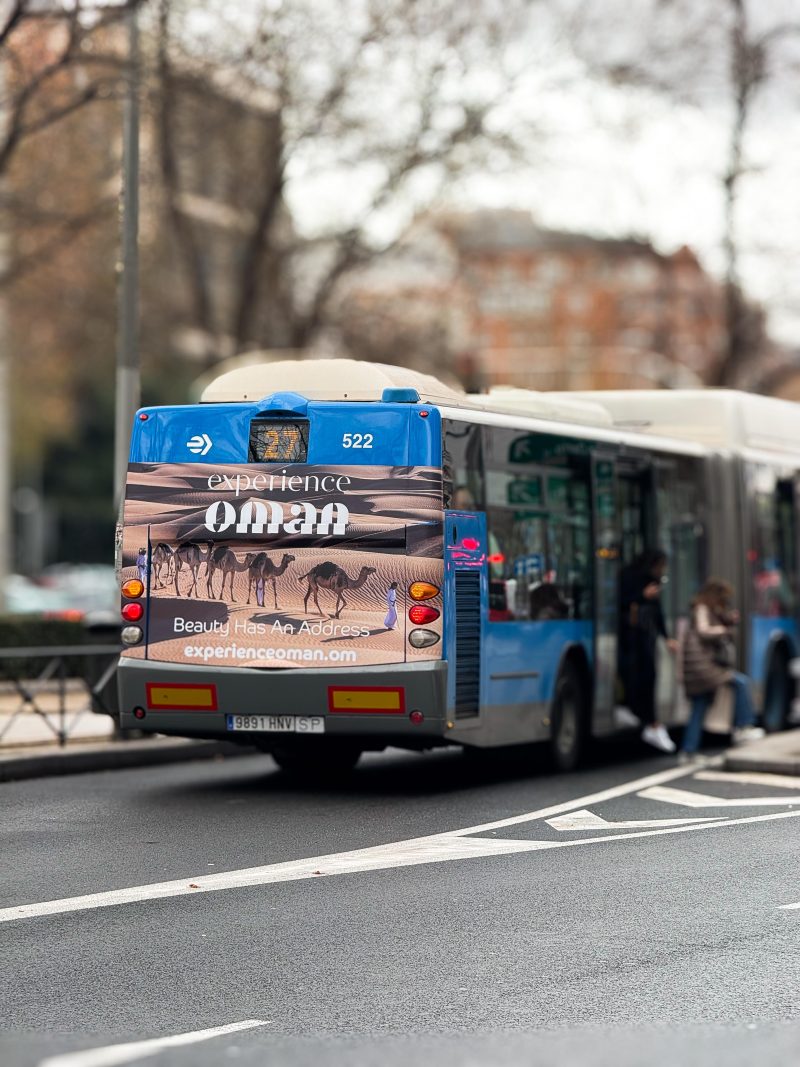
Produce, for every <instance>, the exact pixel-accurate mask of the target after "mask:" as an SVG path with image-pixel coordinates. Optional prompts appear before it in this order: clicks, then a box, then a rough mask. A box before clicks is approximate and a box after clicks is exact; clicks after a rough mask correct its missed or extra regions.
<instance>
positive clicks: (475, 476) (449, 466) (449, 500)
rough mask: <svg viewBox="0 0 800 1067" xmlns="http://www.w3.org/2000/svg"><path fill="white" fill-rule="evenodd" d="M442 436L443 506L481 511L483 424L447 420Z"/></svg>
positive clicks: (459, 509) (458, 509)
mask: <svg viewBox="0 0 800 1067" xmlns="http://www.w3.org/2000/svg"><path fill="white" fill-rule="evenodd" d="M443 435H444V436H443V441H442V469H443V478H444V506H445V507H446V508H452V509H454V510H456V511H482V510H483V507H484V502H483V455H482V451H483V450H482V447H481V443H482V442H481V428H480V426H470V425H469V424H468V423H465V422H454V421H453V420H451V419H446V420H445V422H444V430H443Z"/></svg>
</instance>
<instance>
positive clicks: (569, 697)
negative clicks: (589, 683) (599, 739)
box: [550, 663, 586, 771]
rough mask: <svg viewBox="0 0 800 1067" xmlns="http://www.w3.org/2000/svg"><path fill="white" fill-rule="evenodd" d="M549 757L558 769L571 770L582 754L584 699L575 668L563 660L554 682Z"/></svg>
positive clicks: (584, 723)
mask: <svg viewBox="0 0 800 1067" xmlns="http://www.w3.org/2000/svg"><path fill="white" fill-rule="evenodd" d="M550 723H551V727H550V729H551V732H550V758H551V760H552V762H553V765H554V767H555V768H556V769H557V770H559V771H573V770H575V768H576V767H577V766H578V764H579V763H580V760H581V756H582V755H583V748H584V741H585V730H586V701H585V697H584V690H583V685H582V684H581V678H580V675H579V674H578V671H577V670H576V668H575V667H574V666H573V665H572V664H571V663H567V664H565V666H564V667H563V669H562V671H561V673H560V674H559V676H558V681H557V682H556V691H555V695H554V697H553V705H552V710H551V712H550Z"/></svg>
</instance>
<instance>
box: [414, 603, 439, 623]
mask: <svg viewBox="0 0 800 1067" xmlns="http://www.w3.org/2000/svg"><path fill="white" fill-rule="evenodd" d="M408 617H409V619H411V621H412V622H413V623H414V625H415V626H426V625H427V624H428V623H429V622H436V620H437V619H438V618H439V612H438V611H437V610H436V608H432V607H429V605H428V604H415V605H414V606H413V608H409V609H408Z"/></svg>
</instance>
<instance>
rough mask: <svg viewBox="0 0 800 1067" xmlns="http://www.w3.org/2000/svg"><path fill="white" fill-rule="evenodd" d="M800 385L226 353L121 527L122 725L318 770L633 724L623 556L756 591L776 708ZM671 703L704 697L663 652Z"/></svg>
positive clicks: (786, 701)
mask: <svg viewBox="0 0 800 1067" xmlns="http://www.w3.org/2000/svg"><path fill="white" fill-rule="evenodd" d="M799 415H800V408H798V407H797V406H796V405H793V404H789V403H785V402H782V401H773V400H765V399H763V398H757V397H748V396H744V395H742V394H735V393H726V392H720V393H702V394H698V393H692V394H686V393H677V392H664V393H646V394H641V393H640V394H602V393H597V394H584V395H583V396H581V397H576V396H574V395H556V394H537V393H531V392H528V391H524V390H495V391H493V392H492V393H490V394H488V395H480V396H467V395H465V394H463V393H459V392H458V391H457V390H454V389H450V388H448V387H447V386H445V385H443V384H441V383H440V382H437V381H436V380H435V379H433V378H430V377H428V376H426V375H422V374H418V373H415V372H412V371H409V370H404V369H401V368H394V367H386V366H381V365H377V364H364V363H356V362H352V361H347V360H324V361H306V362H291V363H289V362H287V363H272V364H260V365H254V366H247V367H240V368H238V369H236V370H233V371H229V372H228V373H226V374H223V375H221V376H220V377H219V378H217V379H216V380H215V381H214V382H212V383H211V384H210V385H209V386H208V387H207V388H206V390H205V392H204V394H203V396H202V398H201V402H200V403H199V404H196V405H185V406H179V407H162V408H148V409H144V410H142V411H140V412H139V413H138V415H137V417H136V420H135V423H134V428H133V434H132V440H131V454H130V466H129V472H128V479H127V488H126V498H125V502H124V512H123V519H122V523H121V528H120V533H119V537H118V573H119V576H120V583H121V590H122V608H121V611H122V618H123V620H124V628H123V642H124V646H125V648H124V651H123V653H122V656H121V658H120V665H119V672H118V680H119V693H120V709H121V711H120V714H121V725H122V727H124V728H136V729H139V730H143V731H152V732H158V733H162V734H173V735H179V736H185V737H206V738H220V737H225V738H228V739H230V740H232V741H237V742H241V743H243V744H250V745H252V744H255V745H257V746H258V747H260V748H262V749H263V750H265V751H267V752H269V753H271V754H272V755H273V756H274V758H275V759H276V760H277V762H278V763H279V765H281V766H282V767H284V768H286V769H291V770H295V771H314V770H315V769H325V770H335V769H337V768H338V769H342V768H347V767H349V766H352V765H354V764H355V762H356V760H357V759H358V757H359V755H360V754H361V753H362V752H363V751H366V750H380V749H383V748H385V747H387V746H389V745H392V746H399V747H404V748H409V749H415V750H423V749H428V748H433V747H437V746H440V745H449V744H460V745H463V746H471V747H474V748H492V747H498V746H504V745H513V744H523V743H530V742H544V743H546V744H548V745H549V746H550V748H551V751H552V756H553V759H554V762H555V764H556V765H557V766H558V767H560V768H562V769H569V768H572V767H574V766H575V765H576V763H577V762H578V760H579V758H580V756H581V754H582V751H583V749H584V747H585V745H586V743H587V742H588V741H590V740H591V738H593V737H600V736H604V735H609V734H612V733H614V732H615V731H616V730H617V729H618V725H617V721H616V719H615V705H616V703H617V698H618V690H617V655H618V648H617V645H618V636H617V635H618V621H619V620H618V613H619V608H618V603H619V579H620V571H621V568H622V567H623V566H624V565H625V564H627V563H628V562H630V561H632V560H633V559H634V558H635V557H636V556H637V555H638V554H640V553H641V552H642V551H643V550H644V549H646V548H648V547H656V546H660V547H663V548H664V549H665V550H666V551H667V553H668V555H669V559H670V582H669V584H668V586H667V587H666V594H665V596H664V597H663V598H662V599H663V600H664V601H665V609H666V614H667V617H668V623H669V626H670V628H671V632H673V633H675V634H680V631H681V628H682V627H685V625H686V619H687V615H688V606H689V603H690V600H691V597H692V596H693V594H694V593H695V592H696V591H697V590H698V588H699V587H700V585H701V584H702V582H703V580H704V579H705V577H707V576H708V575H709V574H717V575H720V576H722V577H727V578H729V579H730V580H732V581H733V582H734V584H735V585H736V587H737V591H738V593H739V595H740V598H741V604H742V608H743V618H744V625H743V626H742V627H741V638H742V639H741V648H740V657H741V658H740V666H742V667H746V668H747V669H748V671H749V673H750V675H751V676H752V677H753V679H754V681H755V682H756V684H757V686H758V688H759V691H760V692H761V694H762V697H763V702H764V707H765V717H766V721H767V725H768V726H770V727H772V728H779V727H781V726H782V725H783V724H784V720H785V718H786V715H787V714H788V710H789V708H790V705H791V701H790V690H789V681H788V663H789V659H790V658H791V657H792V656H794V655H795V654H796V652H797V643H798V629H797V588H798V575H797V496H798V494H797V485H798V474H797V472H798V470H800V418H798V416H799ZM658 702H659V713H660V717H661V719H662V721H664V722H665V723H666V724H667V725H678V724H679V723H680V722H681V721H682V716H684V715H685V707H684V706H682V705H683V704H685V702H682V701H681V698H680V691H679V685H678V679H677V674H676V666H675V663H674V662H673V661H672V659H671V658H670V656H669V654H668V653H666V652H664V653H663V661H662V662H661V664H660V670H659V690H658Z"/></svg>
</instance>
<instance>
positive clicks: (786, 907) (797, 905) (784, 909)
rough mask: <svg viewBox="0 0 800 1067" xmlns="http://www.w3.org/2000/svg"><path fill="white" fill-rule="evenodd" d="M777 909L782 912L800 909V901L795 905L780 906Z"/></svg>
mask: <svg viewBox="0 0 800 1067" xmlns="http://www.w3.org/2000/svg"><path fill="white" fill-rule="evenodd" d="M779 907H780V908H781V909H782V910H783V911H796V910H797V908H800V901H798V902H797V903H796V904H780V905H779Z"/></svg>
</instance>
